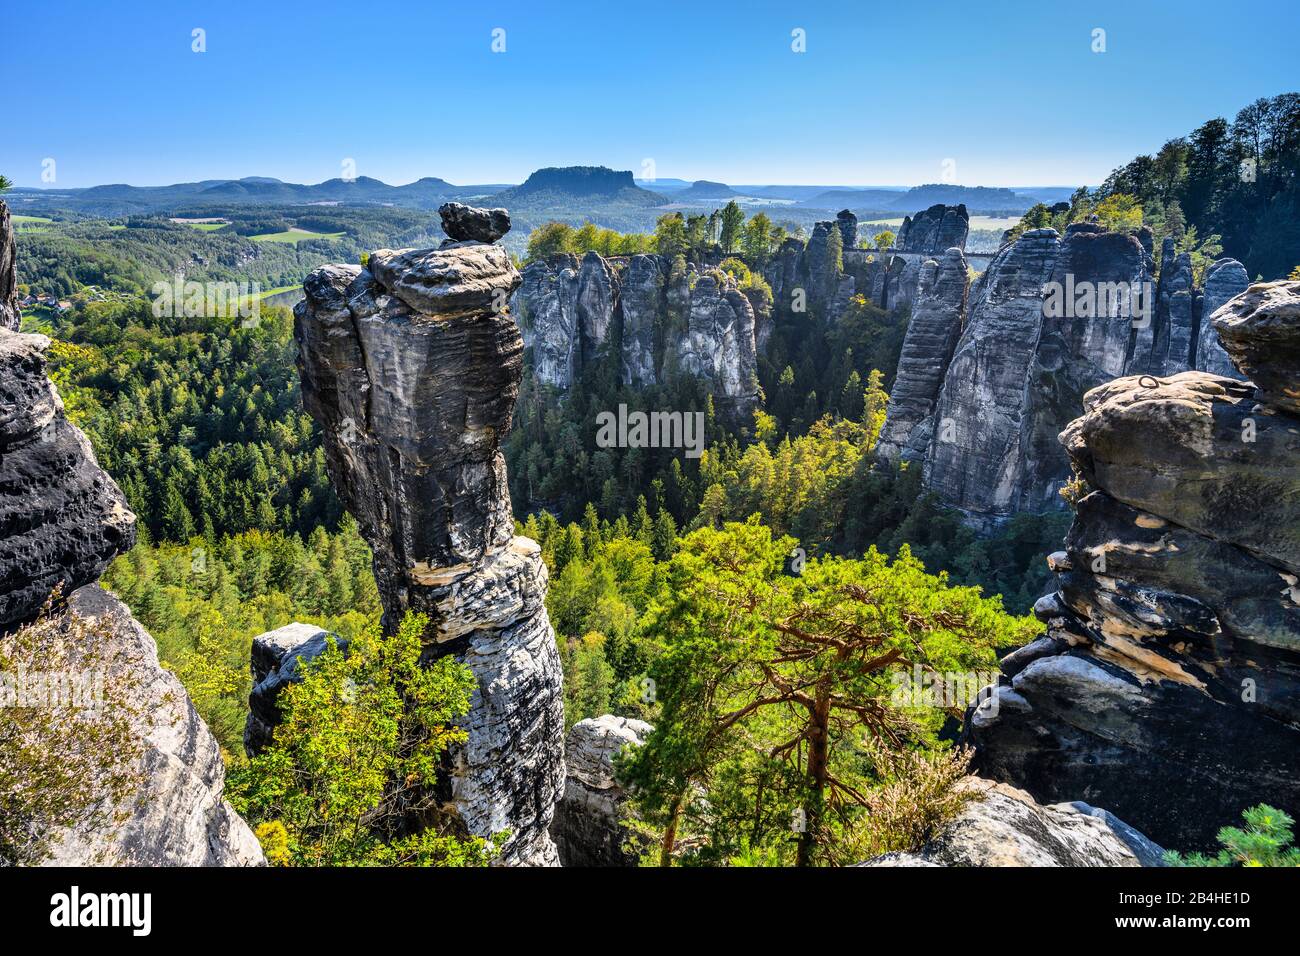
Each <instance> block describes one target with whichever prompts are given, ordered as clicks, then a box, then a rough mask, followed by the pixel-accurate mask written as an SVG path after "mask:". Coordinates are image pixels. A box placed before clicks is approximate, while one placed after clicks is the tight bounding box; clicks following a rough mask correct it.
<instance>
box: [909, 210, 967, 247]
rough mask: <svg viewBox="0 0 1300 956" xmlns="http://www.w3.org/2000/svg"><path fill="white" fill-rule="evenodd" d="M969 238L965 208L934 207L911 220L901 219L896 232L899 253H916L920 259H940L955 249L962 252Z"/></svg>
mask: <svg viewBox="0 0 1300 956" xmlns="http://www.w3.org/2000/svg"><path fill="white" fill-rule="evenodd" d="M969 235H970V214H969V213H968V212H967V211H966V206H965V204H962V205H958V206H945V205H944V204H943V203H936V204H935V205H933V206H931V207H930V208H929V209H926V210H924V211H922V212H918V213H917V214H916V215H915V216H904V217H903V224H902V225H901V226H899V228H898V239H897V246H898V251H899V252H916V253H920V254H921V255H924V256H941V255H943V253H944V251H945V250H947V249H951V248H952V247H954V246H956V247H957V248H958V249H961V250H963V251H964V250H965V249H966V239H967V237H968V236H969Z"/></svg>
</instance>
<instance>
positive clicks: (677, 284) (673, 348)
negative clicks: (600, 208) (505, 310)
mask: <svg viewBox="0 0 1300 956" xmlns="http://www.w3.org/2000/svg"><path fill="white" fill-rule="evenodd" d="M511 308H512V309H513V310H514V311H515V312H517V313H518V315H519V323H520V326H521V328H522V329H523V335H524V344H525V346H526V347H527V349H528V350H529V353H530V356H531V364H532V370H533V374H534V375H535V376H536V377H537V379H538V381H540V382H542V383H543V384H546V385H551V386H554V387H556V388H560V389H568V388H570V387H571V386H572V385H573V384H574V382H576V381H577V380H579V378H580V377H581V376H582V375H583V374H584V373H585V372H586V371H587V370H589V369H591V368H592V367H593V365H594V364H595V363H597V362H598V361H599V360H601V358H602V357H607V358H608V360H609V361H611V362H616V363H617V368H618V371H619V374H620V376H621V379H622V382H623V384H624V385H633V386H641V385H653V384H656V383H658V382H662V381H663V380H664V379H665V377H666V376H667V375H668V374H670V373H671V372H674V371H675V372H680V373H682V374H686V375H691V376H694V377H697V378H701V379H703V380H704V381H705V382H706V383H707V385H708V388H709V390H710V392H711V394H712V395H713V396H714V400H715V403H716V404H717V407H718V408H719V411H720V412H721V413H722V414H724V415H732V416H733V417H735V418H736V419H737V420H741V421H747V420H748V418H749V415H750V413H751V412H752V411H753V409H754V408H755V407H756V406H757V403H758V384H757V378H756V370H757V356H758V338H759V336H760V332H759V330H758V328H757V317H756V315H755V311H754V307H753V304H752V303H751V302H750V300H749V298H748V297H747V296H746V295H745V294H744V293H743V292H741V291H740V289H739V287H738V286H737V284H736V282H735V280H734V279H733V278H732V277H731V276H729V275H725V274H721V273H718V272H717V271H716V270H705V271H703V272H697V271H696V270H695V269H694V268H693V267H692V268H690V269H688V271H687V272H685V273H683V274H681V275H679V276H676V277H674V276H673V275H672V263H671V262H669V261H668V260H667V259H665V258H664V257H662V256H656V255H636V256H630V257H623V256H619V257H610V258H605V257H603V256H600V255H598V254H597V253H595V252H588V253H587V254H586V255H584V256H582V257H578V256H575V255H572V254H568V253H562V254H559V255H555V256H551V257H549V258H548V259H545V260H538V261H535V262H531V263H529V264H528V265H527V266H525V267H524V270H523V274H522V281H521V282H520V284H519V291H518V293H517V294H516V295H515V297H514V298H513V300H512V305H511ZM674 317H675V320H674Z"/></svg>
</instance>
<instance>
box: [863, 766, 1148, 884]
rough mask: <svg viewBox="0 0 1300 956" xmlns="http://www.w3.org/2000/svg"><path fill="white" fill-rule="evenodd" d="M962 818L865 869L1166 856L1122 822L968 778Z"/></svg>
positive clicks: (1138, 861)
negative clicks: (911, 849) (917, 846)
mask: <svg viewBox="0 0 1300 956" xmlns="http://www.w3.org/2000/svg"><path fill="white" fill-rule="evenodd" d="M958 786H959V787H962V788H963V789H965V790H967V791H968V792H969V793H970V798H969V802H967V803H966V804H965V805H964V806H963V807H962V809H961V810H960V811H959V812H958V814H957V816H956V817H955V818H954V819H953V820H951V821H950V822H949V823H947V824H946V825H944V826H943V827H942V828H941V829H940V831H939V832H938V833H936V834H935V835H934V836H933V837H932V838H931V839H930V840H929V841H928V842H927V843H926V844H925V845H924V846H923V847H921V848H920V849H919V850H917V851H915V852H912V853H886V854H884V855H883V856H879V857H876V858H875V859H874V860H870V861H868V862H867V863H865V864H863V865H864V866H1161V865H1162V856H1163V853H1164V851H1163V850H1162V849H1161V848H1160V847H1159V846H1157V845H1156V844H1155V843H1152V842H1151V841H1150V840H1149V839H1147V838H1146V837H1145V836H1143V835H1142V834H1141V833H1139V832H1138V831H1137V830H1134V829H1133V828H1132V827H1130V826H1129V825H1128V824H1126V823H1124V821H1122V820H1120V819H1118V818H1116V817H1115V816H1114V815H1112V814H1110V813H1107V812H1106V811H1105V810H1101V809H1098V808H1096V807H1093V806H1090V805H1088V804H1086V803H1083V802H1080V801H1075V802H1072V803H1058V804H1055V805H1052V806H1039V805H1038V804H1037V803H1035V802H1034V798H1033V797H1031V796H1030V795H1029V794H1027V793H1025V791H1023V790H1017V789H1016V788H1015V787H1009V786H1007V785H1006V784H1004V783H993V782H991V781H988V780H981V779H979V778H977V777H967V778H965V779H964V780H963V781H961V783H959V784H958Z"/></svg>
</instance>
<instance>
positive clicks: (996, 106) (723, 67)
mask: <svg viewBox="0 0 1300 956" xmlns="http://www.w3.org/2000/svg"><path fill="white" fill-rule="evenodd" d="M1298 9H1300V6H1298V5H1297V3H1296V0H1252V2H1251V3H1249V4H1240V5H1235V6H1233V5H1229V6H1226V7H1225V5H1224V4H1223V3H1222V2H1221V0H1220V2H1187V0H1183V2H1177V3H1171V2H1154V0H1125V2H1119V3H1112V2H1088V3H1078V2H1062V0H1038V2H1033V3H1021V2H997V0H982V2H973V3H948V2H907V0H903V2H888V3H874V2H873V3H865V2H838V0H835V2H830V0H802V2H790V0H785V2H770V0H748V2H712V3H710V2H707V0H695V2H675V0H674V2H666V3H646V2H625V0H624V2H617V0H565V2H562V3H560V2H552V0H534V2H531V3H519V2H510V3H495V2H490V0H475V2H455V3H450V2H441V0H421V2H411V3H406V2H400V0H392V2H389V3H382V4H381V3H373V4H368V3H356V2H349V3H333V2H328V0H312V2H290V3H284V2H275V0H262V2H257V3H252V2H244V0H224V2H213V3H208V2H204V3H193V2H177V0H168V2H132V3H103V2H100V0H96V2H61V0H41V2H37V3H12V4H9V5H7V10H6V13H5V15H4V21H5V27H4V31H3V36H2V37H0V51H3V52H2V54H0V57H2V58H0V64H2V65H3V73H4V74H5V75H6V76H7V77H8V78H9V79H10V83H11V86H10V89H9V92H8V94H7V97H8V99H9V107H10V117H11V118H10V121H9V122H7V123H6V124H5V127H6V128H5V132H4V134H3V136H2V137H0V172H3V173H5V174H6V175H8V176H9V177H10V178H11V179H12V180H14V181H15V183H16V184H18V185H23V186H40V185H43V184H42V182H41V170H42V161H43V160H44V159H46V158H47V157H48V158H53V159H54V160H55V161H56V166H55V170H56V174H57V179H56V182H55V185H56V186H65V187H75V186H88V185H95V184H99V183H112V182H129V183H133V184H136V185H158V184H164V183H172V182H181V181H189V180H196V179H208V178H212V179H215V178H228V177H239V176H251V175H260V176H276V177H278V178H281V179H285V180H289V181H293V182H319V181H321V180H324V179H329V178H331V177H334V176H338V175H340V174H341V172H342V169H343V166H342V164H343V162H344V161H345V160H346V159H352V160H354V161H355V165H356V174H357V175H362V176H373V177H375V178H378V179H382V180H384V181H385V182H390V183H403V182H409V181H411V180H414V179H417V178H419V177H421V176H440V177H442V178H444V179H447V180H449V181H451V182H454V183H462V184H466V183H483V182H517V181H520V180H522V179H523V178H524V177H525V176H526V175H527V174H528V173H529V172H530V171H531V170H533V169H535V168H537V167H540V166H555V165H570V164H591V165H607V166H613V167H615V168H621V169H632V170H634V171H636V173H637V175H638V176H639V175H640V174H641V170H642V164H643V162H644V161H645V160H647V159H651V160H653V161H654V169H655V171H656V172H657V174H658V175H659V176H662V177H680V178H683V179H698V178H708V179H715V180H722V181H724V182H732V183H843V184H863V185H885V184H892V185H914V184H918V183H924V182H936V181H940V180H941V179H942V173H943V163H944V161H945V160H953V161H954V162H955V181H956V182H959V183H963V184H966V185H995V186H999V185H1000V186H1009V185H1057V184H1076V183H1089V184H1093V183H1096V182H1099V181H1100V180H1101V179H1102V178H1103V177H1104V176H1105V174H1106V173H1107V172H1108V171H1109V170H1110V169H1111V168H1112V167H1114V166H1115V165H1117V164H1119V163H1121V162H1124V161H1126V160H1127V159H1128V158H1130V157H1132V156H1133V155H1134V154H1136V153H1138V152H1148V151H1151V150H1153V149H1155V148H1157V147H1158V146H1159V145H1160V143H1161V142H1163V141H1164V140H1165V139H1167V138H1169V137H1170V136H1175V135H1181V134H1184V133H1186V132H1188V131H1189V130H1191V129H1192V128H1194V127H1195V126H1197V125H1199V124H1200V123H1201V122H1203V121H1204V120H1205V119H1207V118H1210V117H1212V116H1217V115H1224V116H1227V117H1229V118H1231V116H1232V114H1233V113H1235V112H1236V110H1237V109H1238V108H1240V107H1241V106H1242V105H1244V104H1245V103H1247V102H1249V101H1251V100H1253V99H1255V98H1257V97H1260V96H1266V95H1272V94H1276V93H1279V92H1284V91H1286V90H1293V89H1297V88H1300V70H1298V69H1297V68H1296V55H1295V49H1294V44H1295V36H1296V33H1297V26H1300V13H1297V10H1298ZM195 28H202V29H203V30H205V31H206V42H207V51H206V52H205V53H195V52H193V51H192V50H191V46H192V42H193V41H192V30H193V29H195ZM496 28H501V29H504V31H505V47H506V49H505V52H504V53H494V52H493V51H492V48H491V47H492V42H493V36H492V32H493V30H494V29H496ZM1097 28H1100V29H1103V30H1105V31H1106V34H1105V41H1106V52H1104V53H1094V52H1092V49H1091V48H1092V44H1093V39H1092V33H1093V30H1094V29H1097ZM795 29H802V30H803V31H805V36H806V52H804V53H795V52H793V51H792V49H791V44H792V36H791V32H792V31H793V30H795Z"/></svg>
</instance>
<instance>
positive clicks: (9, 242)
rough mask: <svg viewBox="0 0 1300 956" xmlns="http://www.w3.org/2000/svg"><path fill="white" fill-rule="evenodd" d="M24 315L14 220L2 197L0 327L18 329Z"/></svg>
mask: <svg viewBox="0 0 1300 956" xmlns="http://www.w3.org/2000/svg"><path fill="white" fill-rule="evenodd" d="M21 320H22V316H21V315H20V314H19V311H18V252H17V245H16V243H15V242H14V228H13V220H12V219H11V218H10V215H9V205H8V203H6V202H5V201H4V200H3V199H0V329H11V330H17V328H18V326H19V323H20V322H21Z"/></svg>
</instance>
